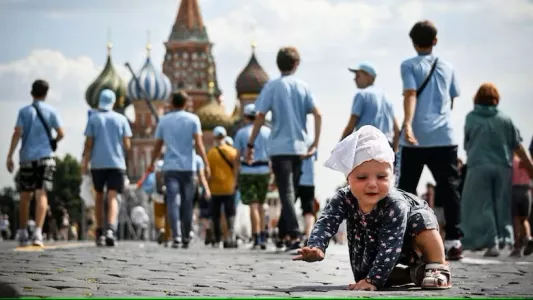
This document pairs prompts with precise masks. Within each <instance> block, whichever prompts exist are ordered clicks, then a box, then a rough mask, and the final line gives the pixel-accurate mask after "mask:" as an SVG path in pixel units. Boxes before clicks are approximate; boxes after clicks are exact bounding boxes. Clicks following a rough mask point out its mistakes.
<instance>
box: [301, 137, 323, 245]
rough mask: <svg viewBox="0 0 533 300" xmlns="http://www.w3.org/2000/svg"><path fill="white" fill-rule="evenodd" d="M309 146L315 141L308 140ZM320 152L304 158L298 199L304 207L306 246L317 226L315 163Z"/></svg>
mask: <svg viewBox="0 0 533 300" xmlns="http://www.w3.org/2000/svg"><path fill="white" fill-rule="evenodd" d="M308 143H309V145H311V144H312V143H313V141H312V140H311V139H310V138H309V139H308ZM317 157H318V152H315V153H313V154H312V155H310V156H309V155H306V156H303V157H302V175H301V177H300V182H299V186H298V194H297V198H299V199H300V204H301V206H302V215H303V217H304V232H303V236H304V245H305V244H306V243H307V239H308V238H309V234H310V233H311V230H312V229H313V225H314V224H315V221H316V219H315V213H316V212H315V209H314V208H315V207H314V204H315V161H316V160H317Z"/></svg>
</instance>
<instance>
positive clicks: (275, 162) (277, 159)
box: [270, 155, 302, 239]
mask: <svg viewBox="0 0 533 300" xmlns="http://www.w3.org/2000/svg"><path fill="white" fill-rule="evenodd" d="M270 159H271V161H272V171H273V173H274V176H275V178H276V185H277V186H278V192H279V198H280V201H281V216H280V218H279V221H278V230H279V237H280V238H281V239H283V238H285V237H286V236H287V235H288V236H290V237H291V238H292V239H296V238H298V237H299V236H300V227H299V224H298V219H297V217H296V212H295V210H294V202H296V191H297V190H298V186H299V183H300V175H301V174H302V160H301V159H300V156H297V155H276V156H272V157H271V158H270Z"/></svg>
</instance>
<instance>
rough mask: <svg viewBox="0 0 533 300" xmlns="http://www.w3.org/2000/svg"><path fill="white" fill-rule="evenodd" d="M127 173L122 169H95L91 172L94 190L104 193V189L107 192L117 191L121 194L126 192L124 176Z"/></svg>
mask: <svg viewBox="0 0 533 300" xmlns="http://www.w3.org/2000/svg"><path fill="white" fill-rule="evenodd" d="M125 174H126V172H125V171H124V170H122V169H95V170H91V175H92V177H93V185H94V190H95V191H96V192H97V193H103V192H104V187H107V190H111V191H116V192H117V193H119V194H121V193H122V191H124V176H125Z"/></svg>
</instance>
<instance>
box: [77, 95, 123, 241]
mask: <svg viewBox="0 0 533 300" xmlns="http://www.w3.org/2000/svg"><path fill="white" fill-rule="evenodd" d="M115 102H116V95H115V93H114V92H113V91H111V90H109V89H104V90H102V91H101V92H100V98H99V102H98V110H96V111H94V112H93V113H91V115H90V117H89V120H88V122H87V126H86V128H85V137H86V140H85V149H84V152H83V153H84V156H83V160H82V174H86V173H87V170H88V169H89V163H90V165H91V176H92V180H93V185H94V190H95V191H96V197H95V198H96V199H95V216H96V245H97V246H103V245H104V243H105V244H106V245H107V246H110V247H112V246H114V245H115V239H116V238H115V237H116V232H117V229H116V227H115V225H116V218H117V215H118V202H117V194H121V193H122V191H123V190H124V181H125V174H126V158H125V157H126V151H128V150H129V149H130V145H131V144H130V138H131V135H132V132H131V128H130V124H129V122H128V119H126V117H125V116H124V115H122V114H120V113H118V112H115V111H113V106H114V105H115ZM106 188H107V214H106V216H107V220H106V222H105V227H106V228H105V232H104V220H102V216H104V203H106V201H104V190H105V189H106Z"/></svg>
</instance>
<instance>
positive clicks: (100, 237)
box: [94, 228, 105, 247]
mask: <svg viewBox="0 0 533 300" xmlns="http://www.w3.org/2000/svg"><path fill="white" fill-rule="evenodd" d="M95 235H96V238H95V239H94V242H95V243H96V247H103V246H105V235H104V232H103V230H102V229H100V228H98V229H96V232H95Z"/></svg>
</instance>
